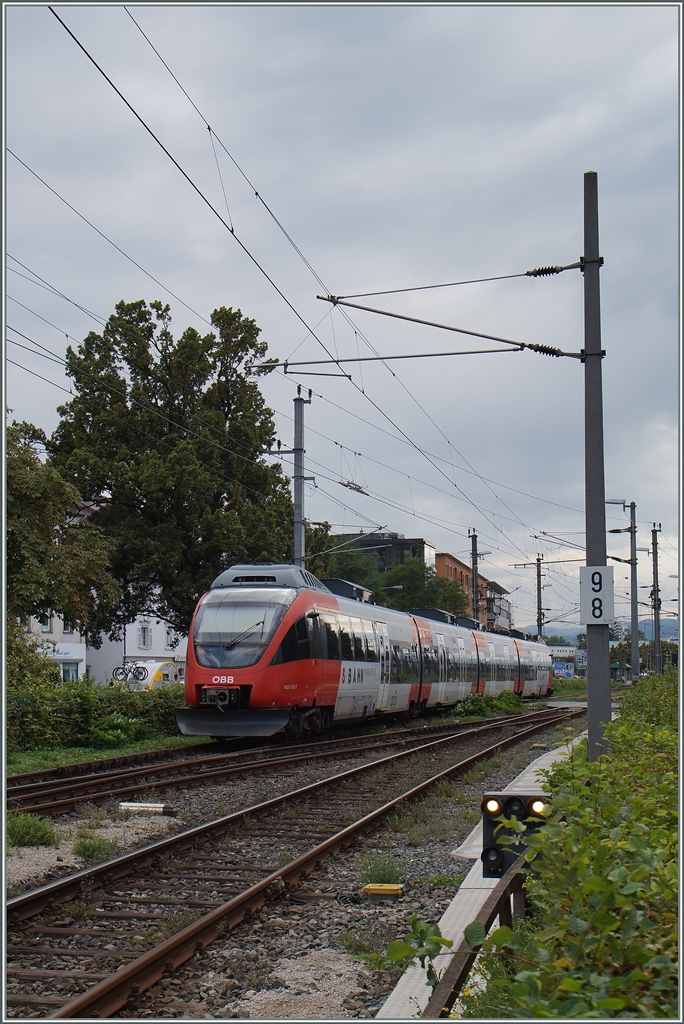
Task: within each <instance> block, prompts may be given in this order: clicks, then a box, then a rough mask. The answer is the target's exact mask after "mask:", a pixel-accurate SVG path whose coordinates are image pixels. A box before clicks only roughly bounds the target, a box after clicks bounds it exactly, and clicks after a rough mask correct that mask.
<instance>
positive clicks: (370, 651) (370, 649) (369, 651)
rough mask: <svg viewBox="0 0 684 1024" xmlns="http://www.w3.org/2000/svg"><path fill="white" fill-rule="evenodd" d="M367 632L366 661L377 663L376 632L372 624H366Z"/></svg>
mask: <svg viewBox="0 0 684 1024" xmlns="http://www.w3.org/2000/svg"><path fill="white" fill-rule="evenodd" d="M363 625H364V627H365V632H366V661H377V660H378V652H377V649H376V647H375V632H374V631H373V623H372V622H364V624H363Z"/></svg>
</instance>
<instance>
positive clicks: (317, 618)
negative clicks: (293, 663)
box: [306, 612, 328, 658]
mask: <svg viewBox="0 0 684 1024" xmlns="http://www.w3.org/2000/svg"><path fill="white" fill-rule="evenodd" d="M306 621H307V623H308V626H309V647H310V651H311V657H312V658H327V657H328V644H327V638H326V635H325V626H324V624H323V620H322V618H321V615H320V612H319V613H318V614H313V615H312V614H311V613H309V614H308V615H307V617H306Z"/></svg>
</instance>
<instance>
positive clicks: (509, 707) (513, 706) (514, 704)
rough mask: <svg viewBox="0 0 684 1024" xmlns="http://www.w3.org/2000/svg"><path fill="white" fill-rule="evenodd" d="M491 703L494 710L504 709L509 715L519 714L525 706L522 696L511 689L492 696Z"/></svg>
mask: <svg viewBox="0 0 684 1024" xmlns="http://www.w3.org/2000/svg"><path fill="white" fill-rule="evenodd" d="M492 704H493V706H494V708H495V710H496V711H506V712H507V713H508V714H509V715H519V714H521V713H522V710H523V708H524V707H525V704H524V702H523V699H522V697H520V696H519V695H518V694H517V693H513V692H512V691H511V690H504V691H503V693H500V694H499V695H498V697H495V698H494V700H493V702H492Z"/></svg>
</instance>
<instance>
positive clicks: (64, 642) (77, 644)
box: [28, 611, 188, 683]
mask: <svg viewBox="0 0 684 1024" xmlns="http://www.w3.org/2000/svg"><path fill="white" fill-rule="evenodd" d="M28 628H29V630H30V632H31V633H33V634H34V635H35V636H37V637H38V638H39V639H40V640H43V641H45V642H46V647H47V653H48V654H49V655H50V657H51V658H53V659H54V660H55V661H56V662H57V664H58V665H59V667H60V670H61V673H62V678H63V679H65V680H69V679H73V680H75V679H79V678H80V677H81V676H82V675H83V674H84V673H86V672H87V674H88V675H89V676H90V678H91V679H94V680H95V682H98V683H109V682H110V680H111V678H112V673H113V672H114V669H115V668H117V667H118V666H123V665H128V664H140V663H141V662H142V663H143V664H147V663H152V662H157V663H159V662H173V663H174V665H175V666H176V667H177V669H178V674H179V677H180V678H181V679H182V678H183V676H184V674H185V653H186V650H187V646H188V640H187V637H185V636H182V635H181V634H179V633H176V631H175V630H174V629H173V628H172V627H171V626H169V624H168V623H167V622H164V620H163V619H158V618H156V617H155V616H145V615H140V616H138V618H137V619H136V620H135V622H130V623H129V624H128V625H127V626H126V639H125V642H124V640H108V639H107V637H106V636H103V637H102V646H101V647H91V646H90V644H88V645H86V642H85V639H84V638H83V637H82V636H81V634H80V633H79V632H78V631H77V630H75V629H72V628H71V627H70V626H69V624H68V623H65V622H64V621H63V620H62V619H61V618H60V616H59V615H56V614H54V613H53V612H51V611H47V612H44V613H43V615H40V616H31V617H30V618H29V622H28Z"/></svg>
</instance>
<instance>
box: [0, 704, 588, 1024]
mask: <svg viewBox="0 0 684 1024" xmlns="http://www.w3.org/2000/svg"><path fill="white" fill-rule="evenodd" d="M584 713H585V709H581V710H579V711H575V712H572V711H570V712H568V711H565V712H564V713H562V714H559V715H558V716H557V718H556V719H554V721H561V720H565V719H567V718H571V717H575V716H577V715H579V714H584ZM549 724H553V723H552V722H551V723H550V722H548V721H544V722H538V723H536V724H534V725H532V726H528V727H527V728H525V729H523V730H521V731H519V732H517V733H516V734H515V735H513V736H509V737H502V738H501V739H499V740H498V741H497V742H496V743H494V744H493V745H491V746H489V747H487V748H486V749H485V750H482V751H479V752H478V753H477V754H474V755H471V756H469V757H467V758H464V759H463V760H462V761H460V762H458V763H457V764H455V765H452V766H450V767H449V768H446V769H444V770H442V771H440V772H438V773H437V774H436V775H434V776H432V777H431V778H429V779H427V780H425V781H424V782H422V783H419V784H418V785H416V786H414V787H412V788H411V789H409V790H408V791H406V792H405V793H402V794H401V795H399V796H398V797H395V798H393V799H392V800H390V801H387V802H386V803H384V804H382V805H381V806H380V807H377V808H376V809H375V810H373V811H371V812H369V813H368V814H366V815H364V816H363V817H362V818H360V819H359V820H358V821H356V822H354V823H353V824H352V825H349V826H347V827H346V828H344V829H342V830H340V831H339V832H336V833H335V834H334V835H332V836H331V837H329V838H328V839H326V840H324V841H323V842H321V843H318V844H317V845H316V846H315V847H314V848H313V849H311V850H309V851H307V852H306V853H304V854H302V855H301V856H299V857H298V858H296V859H295V860H293V861H291V862H290V863H289V864H288V865H286V866H284V867H282V868H278V869H276V870H274V871H273V872H271V873H270V874H269V875H267V876H266V877H265V878H262V879H261V880H260V881H258V882H256V883H254V884H253V885H251V886H249V887H248V888H247V889H246V890H245V891H244V892H243V893H241V894H239V895H238V896H235V897H233V898H232V899H231V900H229V901H227V902H226V903H224V904H222V905H221V906H220V907H217V908H215V909H214V910H212V911H210V912H209V913H208V914H205V915H204V916H203V917H201V918H199V919H198V920H197V921H195V922H194V923H193V924H191V925H189V926H188V927H186V928H184V929H183V930H182V931H180V932H178V933H177V934H176V935H174V936H172V937H170V938H168V939H165V940H164V941H163V942H162V943H160V944H159V945H158V946H157V947H155V948H154V949H152V950H150V951H148V952H147V953H145V954H143V955H142V956H141V957H139V958H138V959H137V960H135V961H134V962H133V963H131V964H128V965H126V966H123V967H121V968H119V970H118V971H117V972H116V973H115V974H113V975H111V976H110V977H109V978H107V979H106V980H104V981H100V982H98V983H97V984H96V985H94V986H93V987H92V988H91V989H89V990H88V991H87V992H85V993H83V994H81V995H79V996H76V997H75V998H72V999H69V1000H68V1001H67V1002H66V1003H65V1004H64V1005H62V1006H61V1007H59V1008H58V1009H57V1010H56V1011H55V1012H54V1013H52V1014H51V1019H65V1018H80V1017H90V1018H93V1017H106V1016H110V1015H111V1014H113V1013H115V1012H116V1011H117V1010H119V1009H120V1008H121V1007H123V1006H124V1005H126V1004H127V1002H128V1001H129V999H131V998H133V1000H134V999H135V996H136V995H137V994H139V993H140V992H142V991H144V990H146V989H147V988H149V987H150V986H151V985H154V984H155V983H156V982H157V981H159V980H160V979H161V977H162V976H163V975H164V973H165V972H170V971H173V970H174V969H175V968H177V967H179V966H180V965H181V964H182V963H184V962H185V961H186V960H188V959H190V957H192V956H193V954H194V953H195V952H196V951H199V950H202V949H204V948H205V946H207V945H209V944H210V943H211V942H212V941H214V940H215V939H216V938H217V937H218V936H219V934H220V933H221V932H222V929H223V928H225V926H226V925H227V926H228V927H230V928H232V927H235V926H236V925H237V924H239V923H240V922H241V921H242V920H243V919H244V918H245V916H247V915H249V914H250V913H251V912H252V911H253V910H255V909H257V908H258V907H259V906H261V905H262V904H263V903H264V902H265V901H266V899H267V898H268V890H269V889H271V887H274V888H275V887H280V886H281V885H282V884H283V883H284V882H288V883H292V882H294V881H296V880H297V879H298V878H299V877H301V875H302V874H308V873H310V872H311V871H313V870H314V869H315V868H316V866H318V865H320V864H321V863H322V862H323V860H325V858H326V857H327V856H328V855H329V854H330V853H334V852H337V851H339V850H340V849H341V848H342V847H344V846H347V845H349V843H351V842H352V841H353V839H354V837H355V836H356V835H358V834H359V833H360V832H362V831H363V830H364V829H365V828H367V827H368V826H370V825H372V824H373V823H375V822H376V821H377V820H378V819H379V818H381V817H382V816H383V815H385V814H387V813H388V812H390V811H392V810H394V809H395V808H396V807H397V806H398V805H399V804H401V803H403V802H404V801H408V800H411V799H413V798H415V797H417V796H419V795H420V794H421V793H423V792H424V791H425V790H426V789H428V788H429V787H430V786H432V785H434V784H435V783H437V782H439V781H440V780H442V779H444V778H446V777H447V776H450V775H452V774H454V773H457V772H459V771H461V770H463V769H464V768H467V767H469V766H470V765H472V764H475V763H476V762H477V761H479V760H481V759H482V758H485V757H487V756H488V755H490V754H492V753H494V752H495V751H496V750H499V749H501V748H502V747H507V746H510V745H512V744H514V743H518V742H520V740H521V739H524V738H525V737H527V736H529V735H531V734H533V733H535V732H538V731H539V730H540V729H543V728H546V727H548V725H549ZM444 742H445V740H436V741H432V742H431V743H429V744H425V745H424V747H423V748H420V749H427V748H429V747H434V746H437V745H438V744H443V743H444ZM413 753H415V749H414V750H410V751H403V752H401V753H398V754H394V755H391V756H389V757H386V758H382V759H380V760H379V761H375V762H371V763H370V764H367V765H363V766H360V767H358V768H353V769H351V770H349V771H347V772H343V773H341V774H340V775H337V776H333V777H331V778H330V779H326V780H323V781H322V782H318V783H314V784H311V785H309V786H305V787H302V788H301V789H299V790H295V791H294V792H293V793H290V794H285V795H283V796H281V797H275V798H273V799H272V800H269V801H265V802H264V803H262V804H258V805H256V806H255V807H251V808H246V809H243V810H241V811H239V812H236V813H234V814H232V815H228V816H226V817H225V818H222V819H218V820H217V821H216V822H212V823H209V824H207V825H203V826H199V827H198V828H195V829H191V830H189V831H188V832H187V833H183V834H181V835H180V836H176V837H174V843H175V845H177V846H178V845H179V842H183V843H184V844H185V845H186V846H187V845H192V844H193V843H194V842H195V841H196V839H197V838H198V837H199V836H200V835H202V836H206V835H208V834H209V833H210V831H211V830H212V829H214V830H216V829H217V828H218V829H219V830H221V831H224V830H225V828H226V827H227V825H228V823H229V822H231V821H236V820H239V819H244V818H246V817H248V816H249V815H258V814H260V813H262V812H263V811H264V810H266V809H268V808H269V807H272V806H274V805H277V804H280V803H284V802H286V801H287V800H292V799H294V798H295V797H297V796H302V795H304V794H306V793H310V792H312V791H314V790H317V789H319V790H320V789H321V788H323V787H325V786H330V785H334V784H337V782H339V780H340V779H343V778H349V777H351V776H353V775H356V774H358V773H359V772H361V771H366V772H367V771H369V770H370V769H372V768H375V767H377V766H379V765H381V764H386V763H387V762H389V761H395V760H397V759H398V758H405V757H407V756H410V755H411V754H413ZM170 845H171V843H170V841H169V840H162V841H160V842H158V843H155V844H152V845H151V846H149V847H147V848H145V850H144V851H138V852H137V857H138V859H140V857H141V856H147V857H148V858H151V857H153V856H154V855H155V852H156V853H157V854H159V853H160V852H162V850H163V849H168V848H169V846H170ZM132 856H135V855H128V856H124V858H119V859H118V861H117V862H115V861H111V862H109V863H108V864H104V865H100V866H98V868H95V869H90V870H89V871H87V872H80V873H79V875H80V876H81V877H80V878H79V880H78V885H80V881H81V880H83V877H86V876H90V877H91V878H92V877H93V876H94V875H97V876H99V877H103V876H104V875H105V874H106V872H107V870H109V871H110V873H111V872H112V871H113V870H116V864H117V863H119V865H120V862H121V861H127V866H124V868H123V870H119V872H118V873H117V875H115V876H113V877H119V875H120V874H124V873H126V872H127V871H128V870H129V868H130V862H131V858H132ZM75 881H76V876H73V878H72V879H64V880H61V881H60V882H57V883H53V884H52V885H50V886H46V887H43V889H42V890H37V891H36V892H35V893H33V894H26V895H25V896H24V897H17V898H16V899H15V900H12V901H10V910H11V909H12V907H14V908H15V909H17V910H20V907H21V905H22V904H23V907H24V910H26V909H27V905H28V903H29V900H30V898H31V897H32V898H33V900H34V909H33V910H32V911H29V913H36V912H38V911H37V910H36V909H35V905H36V904H35V900H36V898H38V900H39V901H42V905H43V906H44V905H46V903H47V902H49V900H50V898H51V895H52V896H54V894H55V892H56V891H57V890H59V892H60V895H61V898H62V899H64V898H66V896H65V893H67V890H68V888H69V883H70V882H72V883H73V882H75ZM72 891H73V886H72ZM272 891H273V890H272ZM24 916H29V915H28V914H26V913H25V914H24Z"/></svg>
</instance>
